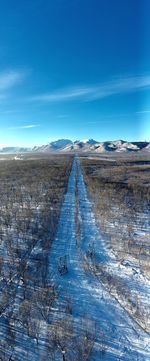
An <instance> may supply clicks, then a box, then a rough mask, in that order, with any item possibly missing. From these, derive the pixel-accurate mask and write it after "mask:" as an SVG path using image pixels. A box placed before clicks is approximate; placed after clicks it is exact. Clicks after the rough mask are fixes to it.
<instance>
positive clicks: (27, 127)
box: [8, 124, 40, 130]
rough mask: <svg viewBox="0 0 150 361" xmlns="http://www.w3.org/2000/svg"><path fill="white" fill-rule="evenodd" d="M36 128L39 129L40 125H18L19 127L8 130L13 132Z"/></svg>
mask: <svg viewBox="0 0 150 361" xmlns="http://www.w3.org/2000/svg"><path fill="white" fill-rule="evenodd" d="M37 127H40V124H29V125H20V126H16V127H9V128H8V129H10V130H15V129H31V128H37Z"/></svg>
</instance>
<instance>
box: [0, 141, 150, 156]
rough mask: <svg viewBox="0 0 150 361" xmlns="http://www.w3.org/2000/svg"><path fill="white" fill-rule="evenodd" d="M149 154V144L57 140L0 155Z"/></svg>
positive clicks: (17, 148) (8, 149) (7, 148)
mask: <svg viewBox="0 0 150 361" xmlns="http://www.w3.org/2000/svg"><path fill="white" fill-rule="evenodd" d="M140 150H142V151H147V152H150V142H144V141H143V142H141V141H139V142H138V141H137V142H127V141H124V140H114V141H105V142H99V141H96V140H94V139H83V140H76V141H74V142H73V141H72V140H70V139H58V140H56V141H53V142H50V143H48V144H45V145H42V146H35V147H34V148H19V147H5V148H2V149H1V150H0V153H26V152H38V153H39V152H41V153H46V152H85V153H88V152H95V153H105V152H117V153H119V152H133V151H135V152H137V151H140Z"/></svg>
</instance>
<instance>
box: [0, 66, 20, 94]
mask: <svg viewBox="0 0 150 361" xmlns="http://www.w3.org/2000/svg"><path fill="white" fill-rule="evenodd" d="M24 76H25V74H24V73H23V72H21V71H17V70H16V71H15V70H10V71H5V72H0V91H5V90H8V89H10V88H12V87H14V86H15V85H17V84H19V83H20V82H21V81H22V80H23V78H24Z"/></svg>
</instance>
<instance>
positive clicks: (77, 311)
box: [0, 157, 150, 361]
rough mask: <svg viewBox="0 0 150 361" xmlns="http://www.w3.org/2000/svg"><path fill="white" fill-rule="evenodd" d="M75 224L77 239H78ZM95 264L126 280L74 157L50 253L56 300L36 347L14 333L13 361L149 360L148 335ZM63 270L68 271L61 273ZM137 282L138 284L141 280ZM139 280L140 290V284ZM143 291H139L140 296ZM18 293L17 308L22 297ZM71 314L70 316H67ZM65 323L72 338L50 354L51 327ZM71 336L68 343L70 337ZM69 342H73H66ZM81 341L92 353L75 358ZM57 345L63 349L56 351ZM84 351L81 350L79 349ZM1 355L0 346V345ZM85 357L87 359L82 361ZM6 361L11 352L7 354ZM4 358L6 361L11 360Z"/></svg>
mask: <svg viewBox="0 0 150 361" xmlns="http://www.w3.org/2000/svg"><path fill="white" fill-rule="evenodd" d="M77 220H78V223H79V230H80V231H79V234H78V235H77ZM95 262H96V263H98V264H99V265H100V266H101V267H104V268H106V269H107V270H109V272H112V274H113V273H117V274H120V273H121V275H122V277H125V278H126V277H129V276H128V275H126V268H125V269H124V268H122V269H121V270H120V268H119V265H118V264H117V262H115V259H114V258H112V257H111V254H110V253H109V249H108V247H107V243H106V242H105V239H103V238H102V237H101V234H100V231H99V229H98V227H97V225H96V221H95V218H94V214H93V213H92V204H91V203H90V201H89V199H88V196H87V191H86V187H85V183H84V179H83V175H82V171H81V168H80V163H79V160H78V159H77V158H76V157H75V158H74V161H73V164H72V169H71V173H70V177H69V182H68V190H67V193H66V195H65V197H64V202H63V205H62V209H61V214H60V219H59V224H58V230H57V234H56V237H55V239H54V241H53V243H52V246H51V248H50V249H49V258H48V275H47V283H48V284H50V285H51V284H54V285H55V286H56V287H57V294H58V297H57V299H56V301H55V304H54V307H53V309H52V312H51V313H50V315H49V318H48V321H47V322H43V323H42V327H41V331H40V335H39V340H38V343H36V342H35V340H33V339H31V338H30V337H28V336H27V334H25V333H23V331H22V329H20V328H19V327H20V326H19V325H18V326H17V327H18V328H16V331H15V341H14V351H13V353H12V360H15V361H20V360H23V361H40V360H41V361H43V360H51V361H53V360H58V361H61V360H65V361H77V360H78V361H79V360H80V361H82V360H89V361H99V360H101V359H103V360H106V361H115V360H116V361H117V360H118V361H119V360H120V361H131V360H135V361H149V360H150V335H149V333H148V332H145V331H144V330H143V329H142V327H140V325H138V323H137V322H135V321H134V319H133V318H132V317H131V316H130V314H129V312H127V311H126V309H125V308H124V307H122V305H121V304H120V303H119V302H118V301H117V299H116V298H115V297H114V296H113V295H111V293H110V292H109V291H108V288H107V287H104V284H103V282H101V279H100V277H98V275H97V274H94V273H93V272H91V270H90V266H91V269H92V266H93V263H95ZM64 266H66V267H67V272H66V273H64V274H62V273H63V268H64ZM139 279H140V280H141V278H140V276H139ZM129 280H130V288H133V291H135V292H136V291H137V284H136V282H137V279H136V278H134V275H133V274H132V275H130V277H129ZM143 282H144V281H143V279H142V280H141V285H142V283H143ZM143 288H144V290H145V297H146V301H145V305H146V306H148V297H147V296H148V287H147V285H143ZM143 288H142V287H141V292H142V291H143ZM21 292H22V291H21V289H18V292H17V296H16V297H17V302H15V303H17V304H19V302H20V301H19V299H21V298H22V296H21ZM68 309H69V311H68ZM64 320H67V321H66V326H65V327H66V328H67V327H69V326H68V324H69V325H70V323H71V325H72V327H73V335H74V336H72V335H71V331H70V336H68V335H67V336H66V330H65V329H64V333H63V332H62V333H61V336H60V337H61V340H59V341H60V344H59V345H58V344H57V345H56V344H55V349H56V352H55V355H54V354H53V353H51V352H50V351H49V343H48V341H47V340H48V332H49V330H53V327H54V325H57V324H59V322H60V324H61V323H62V324H63V322H64ZM0 325H1V339H4V338H5V332H6V331H5V330H6V326H7V325H6V320H5V318H3V319H1V324H0ZM69 337H70V338H69ZM70 339H71V341H70ZM80 340H81V341H82V344H83V340H84V342H85V341H86V342H87V345H88V344H89V343H90V342H91V343H92V346H93V347H91V353H90V356H89V358H86V353H85V351H86V347H85V350H84V352H83V353H82V356H81V354H79V357H78V358H77V354H78V353H79V349H80V348H81V344H80ZM60 345H61V347H60ZM82 346H83V345H82ZM0 350H1V346H0ZM84 355H85V356H84ZM9 357H10V352H9ZM9 357H8V358H5V360H9Z"/></svg>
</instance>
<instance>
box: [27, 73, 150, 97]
mask: <svg viewBox="0 0 150 361" xmlns="http://www.w3.org/2000/svg"><path fill="white" fill-rule="evenodd" d="M149 87H150V75H147V76H144V75H143V76H136V77H135V76H134V77H131V76H130V77H127V78H116V79H115V80H111V81H109V82H105V83H102V84H99V85H94V86H91V85H90V86H75V87H72V88H65V89H60V90H58V91H55V92H50V93H46V94H40V95H35V96H33V97H31V98H30V100H31V101H41V102H51V103H54V102H65V101H72V100H81V101H94V100H98V99H102V98H106V97H109V96H112V95H117V94H123V93H129V92H133V91H136V90H142V89H145V88H149Z"/></svg>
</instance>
